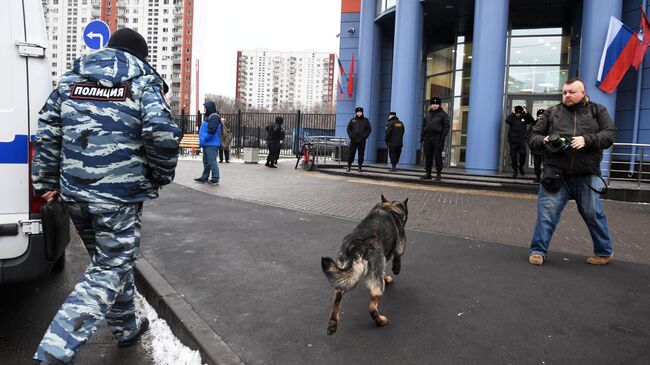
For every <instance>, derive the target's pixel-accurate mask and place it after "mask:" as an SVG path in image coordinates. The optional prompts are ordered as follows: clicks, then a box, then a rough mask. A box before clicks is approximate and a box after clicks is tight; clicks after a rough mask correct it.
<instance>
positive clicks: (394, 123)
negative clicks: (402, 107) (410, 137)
mask: <svg viewBox="0 0 650 365" xmlns="http://www.w3.org/2000/svg"><path fill="white" fill-rule="evenodd" d="M403 139H404V123H402V121H401V120H399V119H398V118H397V116H392V117H390V119H388V123H387V124H386V136H385V137H384V140H385V141H386V146H388V147H402V146H403V142H402V141H403Z"/></svg>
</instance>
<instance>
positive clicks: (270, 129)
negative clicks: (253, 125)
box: [266, 123, 285, 143]
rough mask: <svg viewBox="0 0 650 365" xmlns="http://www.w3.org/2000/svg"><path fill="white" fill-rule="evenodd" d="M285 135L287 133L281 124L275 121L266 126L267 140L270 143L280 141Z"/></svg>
mask: <svg viewBox="0 0 650 365" xmlns="http://www.w3.org/2000/svg"><path fill="white" fill-rule="evenodd" d="M284 137H285V133H284V129H282V125H281V124H278V123H273V124H269V125H267V126H266V140H267V141H268V142H269V143H280V141H283V140H284Z"/></svg>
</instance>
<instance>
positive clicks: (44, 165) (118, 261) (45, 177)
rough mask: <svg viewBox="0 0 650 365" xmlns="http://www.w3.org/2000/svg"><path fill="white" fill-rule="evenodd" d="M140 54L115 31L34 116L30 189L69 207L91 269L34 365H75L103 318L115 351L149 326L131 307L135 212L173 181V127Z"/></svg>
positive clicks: (159, 83)
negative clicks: (108, 328)
mask: <svg viewBox="0 0 650 365" xmlns="http://www.w3.org/2000/svg"><path fill="white" fill-rule="evenodd" d="M147 53H148V50H147V42H146V41H145V40H144V38H143V37H142V36H141V35H140V34H138V33H137V32H135V31H133V30H131V29H128V28H122V29H120V30H117V31H115V32H114V33H113V35H112V36H111V38H110V40H109V42H108V45H107V48H104V49H102V50H100V51H97V52H94V53H91V54H89V55H86V56H82V57H81V58H78V59H77V60H75V61H74V65H73V67H72V70H70V71H68V72H66V73H65V74H64V75H63V76H62V77H61V78H60V79H59V82H58V84H57V86H56V88H55V89H54V91H52V93H51V94H50V97H49V99H48V100H47V101H46V103H45V105H44V106H43V108H42V109H41V112H40V115H39V121H38V134H37V139H36V144H35V150H34V157H33V159H32V181H33V186H34V190H35V191H36V192H38V193H39V194H41V195H42V196H43V197H44V198H45V199H48V200H49V199H61V200H62V201H63V202H65V204H67V206H68V209H69V211H70V218H71V219H72V222H73V223H74V225H75V227H76V229H77V231H78V232H79V236H80V237H81V240H82V241H83V243H84V245H85V246H86V249H87V250H88V253H89V254H90V265H88V267H87V268H86V271H85V272H84V274H83V276H82V277H81V279H80V280H79V282H78V283H77V285H75V287H74V290H73V291H72V293H70V295H69V296H68V298H67V299H66V300H65V302H64V303H63V304H62V305H61V308H59V311H58V312H57V313H56V315H55V317H54V319H53V320H52V323H51V324H50V326H49V327H48V329H47V332H46V333H45V336H43V340H42V341H41V343H40V344H39V346H38V349H37V351H36V354H34V359H36V360H37V361H38V363H42V364H61V363H62V364H68V363H71V362H74V360H75V358H76V355H77V352H78V351H79V348H80V347H81V346H82V345H83V344H84V343H85V342H86V341H87V340H88V339H89V338H90V336H92V334H93V333H94V332H95V331H96V330H97V327H98V326H99V324H100V323H101V321H102V320H104V319H106V322H107V323H108V325H109V326H110V327H111V330H112V332H113V336H114V337H115V339H116V340H117V343H118V345H119V346H130V345H133V344H135V343H136V341H137V339H138V338H139V337H140V335H141V334H142V333H143V332H144V331H146V330H147V328H148V326H149V321H148V320H147V318H146V317H140V318H138V317H137V316H136V314H135V305H134V302H133V295H134V276H133V268H134V267H135V264H136V259H137V256H138V252H139V249H140V213H141V212H142V203H143V201H145V200H148V199H153V198H156V197H157V196H158V189H159V188H160V187H161V186H163V185H166V184H169V183H170V182H171V181H172V179H173V178H174V170H175V168H176V162H177V159H178V139H179V138H180V129H179V128H178V127H177V126H176V124H175V123H174V121H173V120H172V116H171V110H170V108H169V106H168V105H167V103H166V101H165V99H164V90H165V83H164V81H163V79H162V78H161V77H160V76H159V75H158V73H156V71H155V70H154V69H153V68H152V67H151V66H150V65H149V63H147V61H146V58H147ZM56 195H59V197H60V198H55V196H56Z"/></svg>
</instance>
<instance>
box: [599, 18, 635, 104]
mask: <svg viewBox="0 0 650 365" xmlns="http://www.w3.org/2000/svg"><path fill="white" fill-rule="evenodd" d="M639 46H640V42H639V39H638V38H637V35H636V33H634V32H633V31H632V30H631V29H630V28H628V27H627V26H626V25H625V24H623V23H621V21H620V20H618V19H616V18H614V17H611V18H610V19H609V30H608V31H607V40H606V41H605V47H604V48H603V55H602V56H601V58H600V67H599V68H598V78H597V79H596V86H598V88H599V89H601V90H603V91H604V92H606V93H609V94H611V93H612V92H613V91H614V90H615V89H616V87H617V86H618V84H619V83H620V82H621V80H622V79H623V76H624V75H625V72H627V69H628V68H630V66H631V65H632V64H633V62H634V59H635V55H636V54H637V50H638V48H639Z"/></svg>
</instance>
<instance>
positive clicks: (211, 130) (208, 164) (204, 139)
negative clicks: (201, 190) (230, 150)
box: [194, 101, 223, 185]
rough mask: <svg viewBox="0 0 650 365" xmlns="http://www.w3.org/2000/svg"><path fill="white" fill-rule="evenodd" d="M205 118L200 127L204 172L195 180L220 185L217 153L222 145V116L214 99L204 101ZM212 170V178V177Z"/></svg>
mask: <svg viewBox="0 0 650 365" xmlns="http://www.w3.org/2000/svg"><path fill="white" fill-rule="evenodd" d="M203 107H204V108H205V113H204V115H205V119H204V120H203V122H202V123H201V128H200V129H199V146H200V147H202V148H203V174H202V175H201V177H197V178H196V179H194V181H197V182H201V183H205V182H209V183H210V184H213V185H219V164H218V163H217V154H218V153H219V147H221V129H222V128H223V126H222V124H221V117H220V116H219V112H218V111H217V106H216V105H215V104H214V102H212V101H206V102H205V103H203ZM210 171H212V179H209V177H210Z"/></svg>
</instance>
